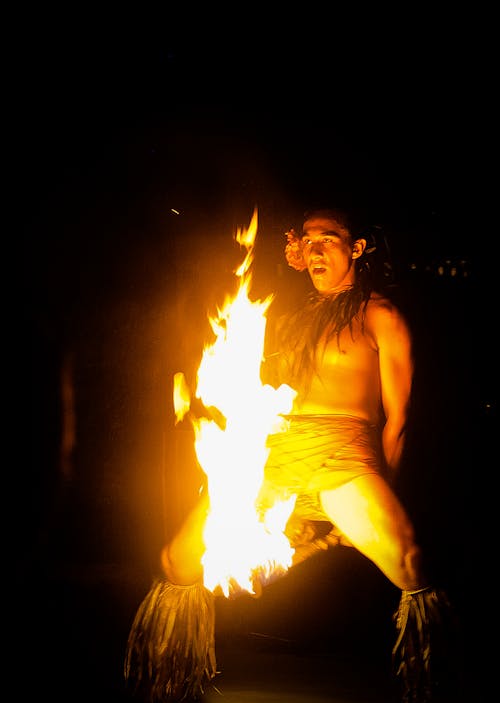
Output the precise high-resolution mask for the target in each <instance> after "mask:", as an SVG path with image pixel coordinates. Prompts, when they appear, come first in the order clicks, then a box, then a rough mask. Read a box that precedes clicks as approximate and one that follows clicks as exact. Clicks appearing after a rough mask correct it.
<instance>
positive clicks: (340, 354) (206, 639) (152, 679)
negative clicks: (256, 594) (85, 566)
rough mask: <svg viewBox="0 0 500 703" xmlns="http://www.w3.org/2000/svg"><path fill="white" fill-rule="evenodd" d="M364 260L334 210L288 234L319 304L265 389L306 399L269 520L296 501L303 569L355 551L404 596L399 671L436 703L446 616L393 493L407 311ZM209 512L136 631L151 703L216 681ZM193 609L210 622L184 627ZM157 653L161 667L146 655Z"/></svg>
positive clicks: (281, 341) (290, 331)
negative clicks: (434, 680)
mask: <svg viewBox="0 0 500 703" xmlns="http://www.w3.org/2000/svg"><path fill="white" fill-rule="evenodd" d="M366 248H367V240H366V239H365V238H364V237H363V236H362V235H359V234H357V232H356V229H355V228H354V227H353V225H352V224H351V221H350V219H349V217H348V216H347V215H346V214H345V213H343V212H341V211H336V210H330V209H328V210H316V211H313V212H310V213H308V214H306V217H305V221H304V223H303V230H302V232H301V234H300V235H298V236H297V235H296V234H295V233H294V232H293V231H290V232H288V233H287V244H286V248H285V253H286V258H287V261H288V264H289V265H290V266H292V267H293V268H294V269H296V270H298V271H307V273H308V275H309V276H310V279H311V281H312V284H313V286H314V289H315V290H314V291H313V293H312V294H310V295H309V296H308V299H307V301H306V303H305V305H304V306H303V307H301V308H300V309H299V310H298V311H294V312H292V313H289V314H287V315H286V316H284V317H283V319H281V320H280V321H279V324H278V325H277V327H276V334H275V338H274V342H273V347H272V348H270V349H269V347H268V351H270V353H269V355H268V358H267V360H266V362H265V363H264V365H263V376H265V378H266V380H268V381H269V382H272V385H275V386H276V387H277V386H278V385H280V384H282V383H286V384H288V385H289V386H291V387H292V388H293V389H295V390H296V391H297V396H296V398H295V401H294V405H293V408H292V411H291V413H290V414H289V415H287V416H286V418H285V419H286V420H287V423H286V429H285V430H284V431H280V432H278V433H277V434H274V435H270V436H269V438H268V446H269V448H270V454H269V458H268V461H267V464H266V468H265V478H264V482H263V485H262V489H261V492H260V496H259V500H258V508H259V510H261V511H262V512H263V513H264V512H265V510H266V509H267V508H269V507H270V506H272V505H273V504H274V503H275V501H276V500H277V499H287V498H289V497H290V496H291V495H296V496H297V501H296V507H295V510H294V513H293V515H292V517H291V518H290V520H289V523H288V526H287V534H288V535H289V539H290V541H291V543H292V545H293V546H295V547H296V554H297V560H298V559H300V558H301V557H300V554H301V553H302V554H305V555H306V556H307V555H308V554H309V553H312V552H313V551H314V547H315V546H316V545H318V544H321V545H322V546H328V545H329V544H335V543H339V542H341V543H342V542H344V543H347V544H350V545H352V546H353V547H355V548H356V549H358V550H359V551H360V552H361V553H362V554H363V555H365V556H366V557H368V558H369V559H370V560H371V561H372V562H373V563H374V564H375V565H376V566H377V567H378V568H379V569H380V570H381V571H382V572H383V573H384V574H385V576H386V577H387V578H388V579H389V580H390V581H391V582H392V583H393V584H394V585H395V586H396V587H397V588H398V589H400V590H401V600H400V604H399V608H398V610H397V613H396V614H395V622H396V629H397V640H396V643H395V646H394V650H393V656H394V660H395V665H396V671H397V673H398V675H399V676H400V678H401V681H402V683H403V696H404V700H405V701H408V702H409V701H411V702H413V703H414V702H415V701H418V702H419V703H424V701H427V700H430V696H431V679H430V675H431V672H430V666H431V664H432V651H431V649H432V648H431V639H430V631H431V629H432V627H433V626H434V621H435V620H436V619H438V618H439V611H441V610H442V608H447V607H449V604H448V601H447V598H446V596H445V594H444V593H443V592H442V591H441V590H438V589H436V588H434V587H433V585H432V584H431V582H430V581H429V576H428V575H427V574H426V573H425V571H424V567H423V557H422V552H421V548H420V546H419V544H418V543H417V541H416V537H415V530H414V527H413V525H412V523H411V520H410V518H409V516H408V514H407V512H406V510H405V508H404V507H403V505H402V503H401V501H400V500H399V498H398V496H397V495H396V492H395V490H394V489H393V488H392V485H393V484H394V480H395V478H396V476H397V473H398V469H399V467H400V463H401V459H402V455H403V449H404V446H405V437H406V432H407V422H408V412H409V408H410V399H411V391H412V380H413V369H414V366H413V354H412V339H411V333H410V329H409V326H408V324H407V322H406V320H405V318H404V317H403V315H402V314H401V312H400V311H399V309H398V308H397V307H396V306H395V305H394V304H393V303H392V302H390V301H389V300H388V299H387V298H386V297H384V296H382V295H381V294H379V293H377V292H375V291H374V290H373V289H372V287H371V283H370V277H369V275H368V271H367V267H366V264H365V258H366ZM207 500H208V499H207V496H206V494H205V493H204V494H202V497H201V500H200V502H199V504H198V505H197V506H196V507H195V509H194V510H193V512H192V513H191V514H190V515H189V517H188V519H187V521H186V522H185V523H184V525H183V526H182V528H181V530H180V532H179V533H178V534H177V535H176V536H175V537H174V539H173V540H172V541H171V543H170V544H168V545H166V546H165V548H164V549H163V552H162V558H161V562H162V568H163V572H164V574H165V576H166V579H163V580H161V579H160V580H158V582H157V583H156V584H155V586H154V587H153V589H152V590H151V591H150V594H148V597H147V598H146V599H145V601H144V602H143V604H142V606H141V608H140V609H139V612H138V614H137V617H136V621H135V623H134V626H133V628H132V631H131V637H130V640H129V647H128V654H127V663H126V674H127V675H128V676H129V678H130V674H131V670H132V669H135V670H138V671H139V672H146V671H148V672H149V674H148V676H149V682H148V685H149V686H150V688H151V691H152V695H151V700H176V698H175V696H176V695H179V692H184V693H185V692H186V691H187V692H188V693H189V694H190V695H196V694H197V693H198V692H200V691H202V690H203V682H206V681H208V680H210V679H211V678H213V676H214V675H215V657H214V651H213V629H212V628H213V625H212V624H210V623H211V622H212V621H211V617H212V613H211V608H212V607H213V605H212V603H211V600H210V597H209V594H208V592H207V591H206V589H204V587H203V568H202V564H201V557H202V555H203V525H204V518H205V516H206V514H207V510H208V502H207ZM317 521H323V522H325V521H326V523H329V524H330V525H331V528H332V529H331V531H330V532H329V533H328V534H326V536H324V537H321V536H318V538H316V535H315V533H314V530H313V529H312V527H311V526H312V525H314V524H315V522H317ZM308 547H311V549H309V551H308ZM159 603H161V604H162V608H160V609H158V604H159ZM165 603H168V608H166V607H165ZM188 607H190V608H191V611H190V612H192V609H193V608H196V609H197V610H196V612H197V613H198V614H199V617H198V618H193V617H191V618H188V617H187V616H186V617H184V615H186V613H187V608H188ZM161 613H163V614H161ZM187 622H189V628H190V631H189V633H188V640H189V646H188V647H187V648H186V646H185V639H186V631H185V630H186V627H187V625H186V623H187ZM176 629H178V632H177V635H178V637H177V638H176ZM182 629H183V630H184V631H183V632H181V630H182ZM165 632H168V637H165ZM172 632H173V633H174V634H173V635H172ZM181 638H183V645H182V646H183V647H184V649H183V650H182V652H181V649H180V644H179V642H180V641H181ZM152 641H153V642H156V643H157V646H156V649H155V648H153V649H154V654H153V655H152V654H151V652H152V651H153V650H152V649H151V647H149V649H148V647H147V646H146V645H145V643H146V642H149V643H150V642H152ZM160 643H161V644H160ZM145 650H147V653H146V654H144V652H145ZM185 652H188V655H187V656H186V655H185ZM151 658H153V660H154V661H153V664H151ZM151 672H153V675H152V676H151ZM143 675H144V676H145V674H143ZM140 676H141V674H139V677H138V678H140ZM169 696H170V698H169ZM179 697H180V696H179Z"/></svg>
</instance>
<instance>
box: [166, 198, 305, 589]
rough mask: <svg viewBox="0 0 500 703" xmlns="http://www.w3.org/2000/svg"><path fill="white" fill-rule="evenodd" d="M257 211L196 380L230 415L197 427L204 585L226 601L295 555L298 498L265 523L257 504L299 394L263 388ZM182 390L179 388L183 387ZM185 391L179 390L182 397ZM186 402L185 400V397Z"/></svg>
mask: <svg viewBox="0 0 500 703" xmlns="http://www.w3.org/2000/svg"><path fill="white" fill-rule="evenodd" d="M256 233H257V210H255V211H254V214H253V216H252V219H251V222H250V225H249V227H248V229H247V230H238V233H237V240H238V242H239V243H240V244H241V245H242V246H244V247H245V248H246V249H247V254H246V256H245V260H244V261H243V263H242V264H241V265H240V266H239V267H238V269H237V270H236V272H235V273H236V275H237V276H238V277H239V278H240V283H239V287H238V290H237V293H236V295H235V296H234V297H233V298H231V297H229V296H228V297H226V300H225V303H224V305H223V307H222V309H220V310H218V314H217V316H216V317H214V318H209V319H210V324H211V327H212V330H213V332H214V334H215V341H214V342H213V343H212V344H210V345H208V346H206V347H205V349H204V352H203V357H202V360H201V363H200V366H199V369H198V374H197V387H196V396H197V397H198V398H200V399H201V400H202V402H203V404H204V405H205V407H211V406H213V407H215V408H217V410H218V411H219V412H220V413H221V414H222V415H223V416H224V418H225V420H226V422H225V425H224V428H222V427H221V424H220V423H216V422H214V421H212V420H208V419H206V418H202V419H200V420H198V421H196V422H195V423H194V426H195V449H196V455H197V458H198V461H199V463H200V465H201V467H202V469H203V471H204V472H205V473H206V475H207V479H208V491H209V496H210V510H209V515H208V518H207V522H206V525H205V530H204V543H205V547H206V549H205V553H204V556H203V568H204V583H205V586H206V587H207V588H208V589H210V590H212V591H213V590H215V589H216V588H217V587H218V586H219V587H220V588H221V590H222V592H223V593H224V594H225V595H226V596H228V595H229V594H230V593H231V592H232V591H234V590H236V589H237V588H238V587H239V588H241V589H243V590H247V591H249V592H255V591H254V585H255V584H256V581H257V580H258V579H259V578H260V577H262V576H268V575H270V574H272V573H273V572H276V571H278V572H279V571H283V570H286V569H287V568H288V567H289V566H290V565H291V563H292V556H293V549H292V548H291V547H290V544H289V542H288V540H287V538H286V536H285V534H284V529H285V525H286V522H287V520H288V517H289V516H290V514H291V512H292V510H293V507H294V503H295V496H292V498H290V499H289V500H288V501H286V502H284V503H281V504H276V505H275V506H273V507H272V508H271V509H270V510H269V511H268V512H267V513H266V515H265V516H264V519H259V516H258V514H257V511H256V505H255V504H256V498H257V495H258V493H259V489H260V487H261V484H262V479H263V475H264V466H265V463H266V461H267V457H268V453H269V450H268V449H267V447H266V438H267V436H268V434H270V433H271V432H275V431H277V429H278V428H279V427H280V426H281V425H282V423H283V418H282V417H281V416H282V415H283V414H286V413H288V412H290V410H291V407H292V403H293V399H294V397H295V394H296V393H295V391H294V390H292V389H291V388H290V387H289V386H286V385H282V386H280V387H279V388H278V389H275V388H273V387H272V386H269V385H263V384H262V382H261V378H260V369H261V363H262V359H263V352H264V337H265V329H266V313H267V310H268V308H269V305H270V303H271V302H272V298H273V296H269V297H268V298H266V299H265V300H264V301H260V300H258V301H254V302H252V301H251V300H250V298H249V288H250V282H251V276H250V273H249V270H250V266H251V263H252V260H253V246H254V242H255V236H256ZM181 386H182V384H180V385H179V388H180V387H181ZM179 393H180V391H179ZM180 396H182V394H181V393H180Z"/></svg>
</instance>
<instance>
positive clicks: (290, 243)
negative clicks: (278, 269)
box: [285, 229, 307, 271]
mask: <svg viewBox="0 0 500 703" xmlns="http://www.w3.org/2000/svg"><path fill="white" fill-rule="evenodd" d="M285 234H286V247H285V256H286V260H287V263H288V265H289V266H291V267H292V268H293V269H295V270H296V271H305V270H306V268H307V266H306V263H305V261H304V258H303V256H302V242H301V240H300V239H299V238H298V237H296V236H295V230H293V229H291V230H289V231H288V232H286V233H285Z"/></svg>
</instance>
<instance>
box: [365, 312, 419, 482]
mask: <svg viewBox="0 0 500 703" xmlns="http://www.w3.org/2000/svg"><path fill="white" fill-rule="evenodd" d="M370 317H371V323H370V326H371V329H372V333H373V334H374V337H375V340H376V343H377V347H378V354H379V369H380V385H381V394H382V404H383V409H384V413H385V418H386V421H385V425H384V428H383V431H382V447H383V452H384V457H385V461H386V467H387V472H388V479H389V480H390V481H391V482H392V481H394V479H395V478H396V476H397V473H398V470H399V466H400V462H401V457H402V454H403V449H404V445H405V439H406V427H407V420H408V410H409V405H410V396H411V389H412V382H413V373H414V363H413V351H412V339H411V333H410V329H409V327H408V324H407V322H406V320H405V319H404V317H403V316H402V314H401V313H400V311H399V310H398V309H397V308H396V307H395V306H393V305H391V304H390V303H380V304H378V303H377V304H376V305H375V306H374V307H373V309H372V311H371V315H370Z"/></svg>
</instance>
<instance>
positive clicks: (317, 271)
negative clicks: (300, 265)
mask: <svg viewBox="0 0 500 703" xmlns="http://www.w3.org/2000/svg"><path fill="white" fill-rule="evenodd" d="M325 272H326V268H325V267H324V266H320V265H317V266H313V267H312V269H311V273H312V274H313V276H321V275H322V274H323V273H325Z"/></svg>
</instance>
